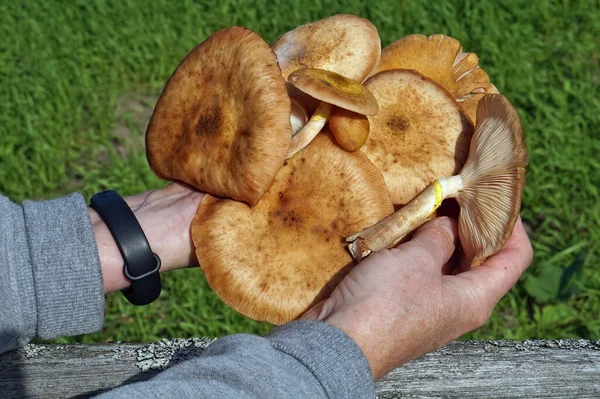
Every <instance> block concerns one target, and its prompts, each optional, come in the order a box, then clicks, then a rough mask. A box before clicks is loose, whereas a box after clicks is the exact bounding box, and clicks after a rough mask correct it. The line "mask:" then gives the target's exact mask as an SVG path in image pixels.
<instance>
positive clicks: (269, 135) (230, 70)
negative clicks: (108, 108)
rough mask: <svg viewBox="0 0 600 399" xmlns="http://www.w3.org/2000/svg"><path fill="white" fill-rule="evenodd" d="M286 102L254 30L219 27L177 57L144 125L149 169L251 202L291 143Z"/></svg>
mask: <svg viewBox="0 0 600 399" xmlns="http://www.w3.org/2000/svg"><path fill="white" fill-rule="evenodd" d="M290 114H291V104H290V99H289V97H288V93H287V88H286V82H285V79H283V77H282V76H281V70H280V68H279V66H278V64H277V58H276V56H275V53H274V52H273V50H271V48H270V47H269V45H268V44H267V43H266V42H265V41H264V40H263V39H262V38H261V37H260V36H259V35H258V34H256V33H254V32H252V31H250V30H248V29H245V28H241V27H232V28H227V29H223V30H220V31H218V32H216V33H214V34H212V35H211V36H210V37H208V38H207V39H206V40H205V41H204V42H202V43H201V44H200V45H198V46H197V47H195V48H194V49H193V50H192V51H191V52H190V53H189V54H188V55H187V56H186V57H185V58H184V59H183V60H182V61H181V63H180V64H179V66H178V67H177V69H175V71H174V72H173V74H172V76H171V78H170V79H169V81H168V82H167V84H166V85H165V87H164V89H163V92H162V94H161V96H160V98H159V99H158V102H157V104H156V107H155V109H154V113H153V115H152V118H151V120H150V123H149V125H148V130H147V132H146V147H147V157H148V162H149V164H150V166H151V168H152V170H153V171H154V173H155V174H156V175H157V176H159V177H161V178H163V179H168V180H180V181H183V182H186V183H188V184H190V185H192V186H194V187H196V188H198V189H200V190H202V191H205V192H207V193H210V194H212V195H216V196H222V197H226V198H233V199H236V200H240V201H244V202H247V203H249V204H250V205H256V203H257V202H258V201H259V199H260V198H261V197H262V195H263V194H264V192H265V191H266V190H267V188H268V187H269V185H270V184H271V183H272V181H273V179H274V178H275V175H276V174H277V172H278V170H279V168H280V167H281V165H282V164H283V162H284V160H285V157H286V155H287V153H288V151H289V148H290V142H291V137H292V134H291V130H292V128H291V124H290Z"/></svg>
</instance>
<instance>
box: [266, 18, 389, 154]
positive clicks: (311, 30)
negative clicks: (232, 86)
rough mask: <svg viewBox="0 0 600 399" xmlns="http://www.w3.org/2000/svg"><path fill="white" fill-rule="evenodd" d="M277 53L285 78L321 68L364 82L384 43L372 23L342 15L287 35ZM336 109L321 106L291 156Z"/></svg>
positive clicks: (298, 139)
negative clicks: (307, 69) (300, 71)
mask: <svg viewBox="0 0 600 399" xmlns="http://www.w3.org/2000/svg"><path fill="white" fill-rule="evenodd" d="M273 50H274V51H275V54H277V60H278V61H279V65H280V66H281V70H282V74H283V76H284V77H285V78H288V76H289V75H290V74H292V73H293V72H295V71H297V70H299V69H305V68H319V69H324V70H327V71H331V72H335V73H337V74H339V75H342V76H345V77H346V78H348V79H351V80H354V81H356V82H362V81H363V80H364V79H365V77H366V76H367V75H368V73H369V72H370V71H371V70H372V69H373V68H374V67H375V65H376V64H377V62H378V61H379V56H380V55H381V40H380V38H379V33H378V32H377V28H376V27H375V25H373V24H372V23H371V22H370V21H369V20H367V19H364V18H360V17H357V16H355V15H349V14H338V15H333V16H331V17H328V18H325V19H322V20H319V21H315V22H312V23H309V24H306V25H302V26H299V27H297V28H296V29H294V30H291V31H289V32H287V33H285V34H284V35H282V36H281V37H280V38H279V39H278V40H277V41H276V42H275V43H274V44H273ZM332 109H333V107H332V106H331V105H329V104H323V103H321V105H320V106H319V107H318V108H317V109H316V111H315V112H314V113H313V116H312V117H311V119H310V120H309V121H308V123H307V124H306V126H305V128H304V129H303V130H305V131H301V132H299V133H298V134H297V135H296V136H299V137H298V138H295V142H294V143H293V144H292V150H291V151H290V154H289V156H290V157H291V156H293V155H294V154H295V153H297V152H298V151H300V150H301V149H302V148H303V147H304V146H306V145H307V144H308V143H309V142H310V140H312V139H313V138H314V136H315V135H317V134H318V133H319V131H320V130H321V129H322V128H323V126H324V125H325V123H326V122H327V119H328V118H329V114H330V113H331V111H332ZM296 136H295V137H296Z"/></svg>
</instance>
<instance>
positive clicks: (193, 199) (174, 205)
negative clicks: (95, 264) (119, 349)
mask: <svg viewBox="0 0 600 399" xmlns="http://www.w3.org/2000/svg"><path fill="white" fill-rule="evenodd" d="M203 196H204V194H203V193H201V192H198V191H195V190H193V189H191V188H188V187H187V186H184V185H182V184H180V183H171V184H169V185H168V186H166V187H164V188H160V189H157V190H151V191H146V192H144V193H141V194H138V195H134V196H131V197H126V198H125V201H126V202H127V204H128V205H129V207H130V208H131V209H132V210H133V213H134V214H135V216H136V218H137V219H138V221H139V223H140V226H141V227H142V230H143V231H144V234H145V235H146V238H147V239H148V242H149V243H150V247H151V248H152V250H153V251H154V252H155V253H156V254H158V256H159V257H160V258H161V261H162V265H161V270H160V271H161V272H166V271H169V270H173V269H177V268H182V267H187V266H192V265H197V264H198V261H197V260H196V256H195V254H194V245H193V242H192V239H191V236H190V226H191V223H192V219H193V218H194V215H195V214H196V210H197V209H198V205H199V204H200V200H201V199H202V197H203ZM89 214H90V219H91V221H92V228H93V230H94V235H95V237H96V243H97V246H98V252H99V256H100V264H101V268H102V278H103V280H104V292H105V293H109V292H113V291H117V290H120V289H122V288H125V287H126V286H127V285H129V282H128V281H127V279H126V278H125V276H124V275H123V258H122V257H121V253H120V252H119V249H118V247H117V244H116V243H115V241H114V239H113V237H112V235H111V234H110V231H109V230H108V228H107V227H106V225H105V224H104V222H103V221H102V219H100V216H99V215H98V214H97V213H96V211H94V210H93V209H91V208H90V209H89Z"/></svg>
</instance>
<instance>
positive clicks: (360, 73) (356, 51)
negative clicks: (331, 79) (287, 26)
mask: <svg viewBox="0 0 600 399" xmlns="http://www.w3.org/2000/svg"><path fill="white" fill-rule="evenodd" d="M273 50H274V51H275V54H277V60H278V61H279V65H280V66H281V71H282V74H283V76H284V77H285V78H287V77H288V76H289V75H290V74H291V73H292V72H294V71H296V70H298V69H303V68H320V69H326V70H328V71H332V72H336V73H339V74H340V75H343V76H345V77H347V78H350V79H354V80H356V81H359V82H362V81H363V80H364V79H365V77H366V76H367V74H368V73H369V72H370V71H371V70H372V69H373V67H375V65H376V64H377V62H378V61H379V56H380V54H381V40H380V38H379V33H378V32H377V28H376V27H375V25H373V24H372V23H371V22H370V21H369V20H367V19H364V18H361V17H357V16H355V15H349V14H338V15H334V16H331V17H328V18H325V19H322V20H319V21H315V22H311V23H308V24H306V25H302V26H299V27H297V28H296V29H294V30H291V31H289V32H287V33H285V34H284V35H282V36H281V37H280V38H279V39H277V41H276V42H275V43H274V44H273Z"/></svg>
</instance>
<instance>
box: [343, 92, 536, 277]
mask: <svg viewBox="0 0 600 399" xmlns="http://www.w3.org/2000/svg"><path fill="white" fill-rule="evenodd" d="M477 120H478V121H479V122H478V124H477V127H476V129H475V133H474V135H473V138H472V140H471V148H470V152H469V158H468V160H467V162H466V164H465V166H464V167H463V169H462V170H461V172H460V174H458V175H456V176H451V177H447V178H442V179H439V180H436V181H434V182H433V183H432V184H431V185H430V186H428V187H427V188H426V189H425V190H424V191H423V192H422V193H421V194H419V195H418V196H417V197H416V198H415V199H413V200H412V201H411V202H410V203H408V204H407V205H406V206H404V207H403V208H402V209H400V210H399V211H397V212H395V213H394V214H392V215H390V216H389V217H387V218H386V219H384V220H382V221H381V222H379V223H377V224H375V225H374V226H371V227H369V228H368V229H365V230H363V231H361V232H360V233H358V234H355V235H352V236H350V237H348V238H347V241H348V242H350V244H349V249H350V252H351V253H352V256H353V257H354V258H355V259H356V260H360V259H362V258H364V257H365V256H367V255H369V254H370V253H371V252H377V251H379V250H381V249H384V248H390V247H392V246H395V245H396V244H398V243H399V242H400V241H401V240H402V239H403V238H404V237H406V236H407V234H409V233H410V232H412V231H413V230H414V229H416V228H417V227H418V226H420V225H421V224H422V223H424V222H425V221H426V220H427V218H428V216H429V215H430V214H431V213H432V212H433V211H434V210H435V209H437V208H438V207H439V206H440V204H441V203H442V201H443V200H444V199H446V198H456V200H457V202H458V204H459V206H460V215H459V219H458V231H459V237H460V242H461V246H462V250H463V257H462V260H461V263H462V264H463V266H470V267H475V266H478V265H480V264H481V263H483V262H484V261H485V259H486V258H487V257H489V256H491V255H493V254H494V253H495V252H497V251H498V250H499V249H500V248H502V246H504V244H505V243H506V241H507V240H508V238H509V237H510V235H511V234H512V231H513V228H514V225H515V223H516V221H517V218H518V216H519V209H520V206H521V196H522V192H523V186H524V184H525V167H526V166H527V164H528V151H527V146H526V143H525V138H524V137H523V128H522V127H521V122H520V120H519V115H518V114H517V111H516V110H515V108H514V107H513V106H512V105H511V104H510V102H509V101H508V100H507V99H506V97H504V96H502V95H500V94H486V95H485V96H484V97H483V98H482V99H481V101H480V102H479V106H478V108H477Z"/></svg>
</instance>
